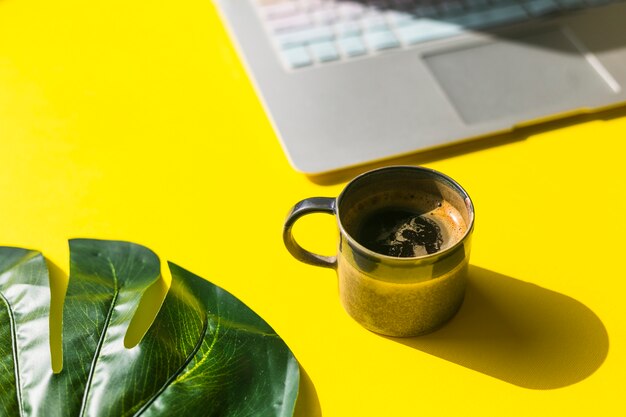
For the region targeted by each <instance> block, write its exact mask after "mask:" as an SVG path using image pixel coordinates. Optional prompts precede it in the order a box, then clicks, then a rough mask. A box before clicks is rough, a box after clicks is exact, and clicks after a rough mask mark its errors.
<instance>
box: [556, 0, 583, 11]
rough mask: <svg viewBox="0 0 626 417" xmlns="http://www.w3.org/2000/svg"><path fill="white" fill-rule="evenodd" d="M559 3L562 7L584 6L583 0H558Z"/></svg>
mask: <svg viewBox="0 0 626 417" xmlns="http://www.w3.org/2000/svg"><path fill="white" fill-rule="evenodd" d="M559 4H560V5H561V7H562V8H564V9H577V8H579V7H584V6H585V4H584V3H583V0H559Z"/></svg>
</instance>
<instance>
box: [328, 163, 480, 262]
mask: <svg viewBox="0 0 626 417" xmlns="http://www.w3.org/2000/svg"><path fill="white" fill-rule="evenodd" d="M400 170H412V171H421V172H426V173H428V174H431V175H433V176H434V177H439V178H441V179H443V180H444V181H446V182H448V183H450V185H452V186H453V187H454V188H455V189H456V191H458V192H459V194H461V197H462V198H463V201H464V202H465V204H466V206H467V210H468V213H469V225H467V230H466V231H465V233H464V234H463V236H462V237H461V238H460V239H459V240H458V242H456V243H455V244H454V245H452V246H450V247H449V248H446V249H445V250H443V251H440V252H435V253H429V254H426V255H421V256H404V257H396V256H390V255H385V254H382V253H378V252H375V251H373V250H371V249H368V248H366V247H365V246H363V245H362V244H360V243H359V242H358V241H357V240H356V239H355V238H354V237H352V235H350V234H349V233H348V232H347V231H346V230H345V228H344V227H343V224H342V222H341V213H340V212H339V207H340V206H341V200H342V198H343V197H344V195H345V194H346V192H348V191H349V189H350V188H351V187H352V186H354V184H355V183H356V182H358V181H360V180H362V179H363V178H365V177H369V176H371V175H378V174H380V172H382V171H400ZM335 215H336V217H337V224H338V226H339V230H340V232H341V234H342V235H343V236H346V238H347V239H348V243H349V244H350V245H351V246H352V247H354V248H355V249H358V250H359V251H360V252H362V253H364V254H366V255H368V256H371V257H374V258H377V259H382V260H385V261H392V262H399V263H410V262H415V261H423V260H431V259H432V260H434V259H439V258H441V257H444V256H446V255H447V254H449V253H451V252H454V251H455V250H457V249H458V248H459V247H460V246H461V245H463V244H464V242H465V241H466V240H467V238H468V236H469V235H470V234H471V233H472V231H473V229H474V218H475V217H476V216H475V211H474V203H473V201H472V199H471V198H470V196H469V194H468V193H467V191H465V189H464V188H463V187H462V186H461V185H460V184H459V183H458V182H456V181H455V180H454V179H452V178H451V177H449V176H448V175H446V174H444V173H442V172H440V171H437V170H435V169H432V168H427V167H422V166H417V165H390V166H386V167H382V168H376V169H373V170H370V171H367V172H364V173H362V174H360V175H358V176H356V177H354V178H353V179H352V180H351V181H350V182H349V183H348V184H347V185H346V186H345V187H344V188H343V190H342V191H341V193H339V195H338V196H337V198H336V200H335Z"/></svg>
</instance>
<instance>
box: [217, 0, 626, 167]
mask: <svg viewBox="0 0 626 417" xmlns="http://www.w3.org/2000/svg"><path fill="white" fill-rule="evenodd" d="M214 1H215V3H216V5H217V8H218V10H219V11H220V13H221V15H222V18H223V19H224V20H225V22H226V23H227V24H226V27H227V28H228V30H229V31H230V34H231V37H232V38H233V40H234V41H235V44H236V45H237V47H238V50H239V52H240V55H241V57H242V58H243V61H244V62H245V64H246V67H247V70H248V72H249V75H250V76H251V78H252V80H253V83H254V84H255V87H256V89H257V92H258V93H259V96H260V97H261V100H262V102H263V104H264V106H265V108H266V110H267V112H268V115H269V117H270V120H271V121H272V124H273V126H274V128H275V131H276V133H277V135H278V137H279V139H280V141H281V143H282V145H283V148H284V150H285V152H286V154H287V156H288V158H289V160H290V162H291V164H292V165H293V167H294V168H295V169H296V170H298V171H301V172H304V173H308V174H318V173H324V172H329V171H334V170H338V169H342V168H347V167H351V166H355V165H359V164H363V163H366V162H372V161H377V160H381V159H386V158H390V157H396V156H401V155H404V154H409V153H413V152H416V151H421V150H427V149H432V148H436V147H441V146H443V145H447V144H450V143H454V142H460V141H464V140H468V139H472V138H478V137H481V136H485V135H489V134H492V133H496V132H506V131H509V130H512V129H515V128H516V127H520V126H524V125H528V124H532V123H538V122H540V121H543V120H547V119H552V118H556V117H560V116H563V115H572V114H575V113H578V112H590V111H594V110H599V109H604V108H608V107H612V106H616V105H619V104H620V103H624V102H626V3H624V2H611V1H610V0H369V1H366V0H360V1H357V0H214Z"/></svg>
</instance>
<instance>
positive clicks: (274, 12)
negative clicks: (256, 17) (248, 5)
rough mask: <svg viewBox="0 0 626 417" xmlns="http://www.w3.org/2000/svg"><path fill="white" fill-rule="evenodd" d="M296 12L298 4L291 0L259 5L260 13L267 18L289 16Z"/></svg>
mask: <svg viewBox="0 0 626 417" xmlns="http://www.w3.org/2000/svg"><path fill="white" fill-rule="evenodd" d="M297 12H298V5H297V4H296V3H295V2H292V1H282V2H277V3H276V2H275V3H270V4H268V5H266V6H261V13H263V15H264V16H265V17H266V18H267V19H276V18H279V17H284V16H290V15H293V14H296V13H297Z"/></svg>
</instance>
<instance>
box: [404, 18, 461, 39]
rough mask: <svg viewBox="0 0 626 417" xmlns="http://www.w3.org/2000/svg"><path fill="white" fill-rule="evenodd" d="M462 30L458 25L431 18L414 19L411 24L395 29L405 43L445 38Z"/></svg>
mask: <svg viewBox="0 0 626 417" xmlns="http://www.w3.org/2000/svg"><path fill="white" fill-rule="evenodd" d="M462 31H463V30H462V29H461V27H460V26H458V25H455V24H452V23H448V22H444V21H439V20H431V19H416V20H415V22H414V23H413V24H412V25H407V26H403V27H400V28H397V29H396V33H397V34H398V37H399V38H400V40H401V41H402V42H403V43H404V44H405V45H414V44H416V43H421V42H427V41H431V40H435V39H441V38H447V37H449V36H453V35H456V34H458V33H461V32H462Z"/></svg>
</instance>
